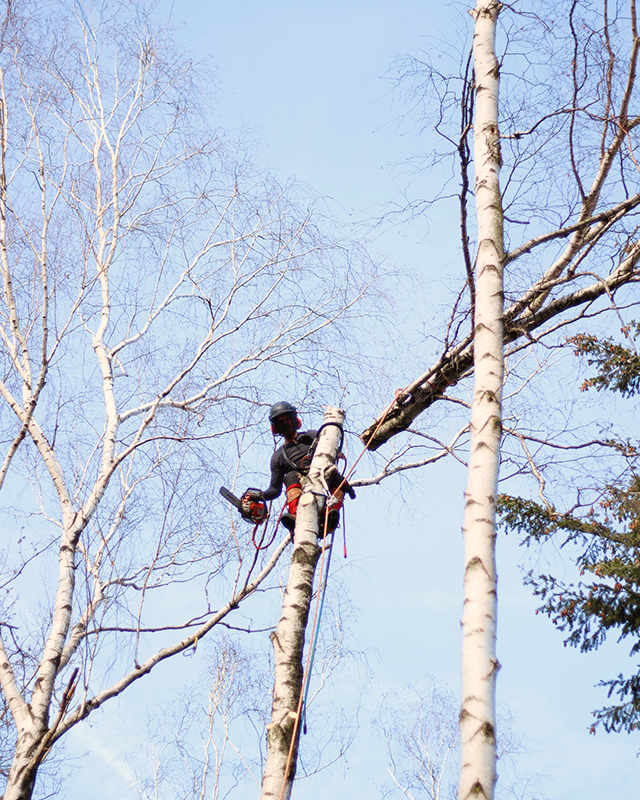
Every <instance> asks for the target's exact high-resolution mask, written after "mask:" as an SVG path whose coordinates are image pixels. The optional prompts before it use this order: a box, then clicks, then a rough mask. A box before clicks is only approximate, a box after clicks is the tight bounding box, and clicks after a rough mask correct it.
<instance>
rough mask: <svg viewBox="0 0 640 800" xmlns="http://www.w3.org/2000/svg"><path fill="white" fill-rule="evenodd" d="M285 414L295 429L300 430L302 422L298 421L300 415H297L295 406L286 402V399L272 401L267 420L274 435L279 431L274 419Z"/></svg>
mask: <svg viewBox="0 0 640 800" xmlns="http://www.w3.org/2000/svg"><path fill="white" fill-rule="evenodd" d="M284 416H287V417H289V419H290V420H291V424H292V425H293V427H294V428H295V430H300V428H301V427H302V422H301V421H300V417H299V416H298V412H297V410H296V407H295V406H292V405H291V403H288V402H287V401H286V400H280V401H279V402H278V403H274V404H273V405H272V406H271V409H270V411H269V422H270V423H271V433H272V434H273V435H274V436H277V435H278V433H279V431H278V427H277V424H276V420H277V419H278V417H284Z"/></svg>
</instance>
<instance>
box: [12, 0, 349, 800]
mask: <svg viewBox="0 0 640 800" xmlns="http://www.w3.org/2000/svg"><path fill="white" fill-rule="evenodd" d="M136 7H137V6H136V4H134V6H132V7H130V6H128V5H124V4H118V3H114V4H111V5H110V4H102V5H101V6H100V10H99V11H98V10H97V9H91V7H90V6H85V5H76V6H70V5H69V4H66V3H60V4H57V3H53V4H49V5H48V6H47V7H46V8H44V9H43V8H42V7H41V6H37V5H35V4H34V5H32V6H29V5H28V4H20V12H18V10H17V9H14V4H9V5H8V11H7V14H6V16H5V17H4V19H3V20H2V24H1V28H0V33H1V48H0V269H1V272H2V296H1V298H0V338H1V342H2V345H1V349H0V359H1V361H0V363H1V371H0V398H1V404H0V420H1V426H2V442H1V444H2V452H1V454H0V487H1V488H2V492H3V499H4V503H3V514H4V521H5V530H10V531H11V533H10V536H9V537H7V538H8V541H7V542H6V543H5V545H3V559H2V564H1V565H0V566H1V568H2V575H1V578H0V585H1V586H2V589H3V592H2V600H1V601H0V603H2V608H1V609H0V612H1V616H0V619H1V620H2V623H1V625H0V685H1V688H2V698H3V701H4V703H5V704H6V706H8V708H9V709H10V717H11V719H12V720H13V722H12V723H11V725H10V726H9V729H8V735H7V737H6V741H14V740H15V741H16V747H15V752H14V753H13V762H12V765H11V768H10V773H9V776H8V779H7V784H6V787H5V790H4V795H3V796H4V798H5V800H13V799H14V798H28V797H30V796H31V794H32V792H33V788H34V782H35V779H36V775H37V772H38V769H39V767H40V765H41V764H42V762H43V760H44V759H45V757H46V756H47V754H48V753H49V752H50V750H51V748H52V747H53V746H54V744H55V742H56V741H57V740H58V739H59V738H60V737H61V736H62V735H63V734H64V733H65V732H66V731H68V730H69V729H70V728H71V727H72V726H74V725H75V724H77V723H78V722H79V721H81V720H83V719H84V718H86V717H87V716H88V715H89V714H91V712H92V711H94V710H95V709H96V708H98V707H100V706H101V705H102V704H103V703H105V702H106V701H107V700H109V699H110V698H112V697H115V696H117V695H119V694H120V693H121V692H123V691H124V690H125V689H126V688H127V687H128V686H130V685H131V684H132V683H134V682H135V681H136V680H138V679H139V678H140V677H141V676H143V675H145V674H147V673H148V672H149V671H151V670H152V669H153V668H154V667H155V666H156V665H157V664H159V663H160V662H161V661H163V660H165V659H167V658H169V657H171V656H173V655H175V654H177V653H181V652H183V651H184V650H185V649H186V648H188V647H195V644H196V643H197V641H198V639H199V638H201V637H202V636H203V635H205V634H206V633H208V632H209V631H210V630H211V629H212V628H213V627H214V626H215V625H216V624H217V623H218V622H220V621H221V620H222V619H224V618H225V617H226V616H227V615H229V614H233V612H234V610H235V609H236V608H237V607H238V605H239V604H240V603H242V602H243V601H244V600H245V598H247V597H250V596H251V595H252V594H253V593H254V592H255V590H256V589H257V588H258V587H259V586H260V585H261V584H262V582H263V581H265V580H266V579H267V578H268V576H269V574H270V572H271V570H272V569H273V567H274V566H275V564H276V563H277V561H278V558H279V556H280V555H281V553H282V552H283V550H284V548H285V546H286V543H287V540H285V541H284V542H282V543H281V545H279V546H277V547H276V548H275V549H274V550H272V551H270V554H269V556H260V557H258V556H256V555H255V551H254V550H253V548H252V546H251V543H250V541H249V540H248V538H247V533H246V528H243V529H242V530H238V531H236V529H235V527H233V526H230V525H229V517H228V513H227V516H226V517H223V516H222V510H221V508H220V506H221V504H220V503H219V502H215V501H214V497H215V496H217V487H218V485H219V483H221V482H222V481H220V480H219V476H221V475H224V476H225V478H227V477H228V476H230V475H232V474H233V469H234V463H236V461H237V459H238V456H239V455H240V454H241V453H242V451H243V448H244V447H245V446H246V444H245V443H244V439H243V437H245V436H247V433H249V435H250V432H251V430H252V429H251V423H252V420H253V414H254V412H255V414H256V415H257V418H258V419H259V420H260V423H261V424H263V420H262V417H263V409H262V408H261V407H260V402H261V394H260V392H259V391H258V390H257V389H256V388H254V387H255V386H256V385H260V386H262V387H264V389H266V390H269V388H270V386H272V384H273V381H274V376H273V373H272V371H271V366H270V365H272V364H277V365H278V367H279V369H280V370H282V369H286V367H287V366H292V365H295V366H296V367H298V368H300V367H305V366H308V368H309V372H311V371H312V370H315V369H318V359H319V358H320V357H321V356H323V355H324V354H325V353H327V352H328V351H330V349H331V341H330V336H332V335H333V331H334V329H336V328H335V326H336V323H337V321H339V320H340V319H341V318H342V317H344V316H345V315H347V314H348V313H349V309H350V308H351V307H352V305H353V304H354V303H355V302H356V301H357V300H358V299H359V297H360V296H361V294H362V291H363V286H364V283H365V282H364V281H363V285H362V286H361V285H359V284H357V283H355V282H354V278H353V274H354V273H353V271H352V268H353V263H354V262H353V260H350V262H349V269H348V270H347V269H346V254H345V250H344V248H343V247H338V246H337V243H332V242H331V241H329V239H328V237H326V236H325V235H324V234H323V233H322V232H321V230H320V228H319V225H318V224H317V222H316V220H315V218H314V214H313V212H312V210H310V209H309V208H308V207H306V206H305V204H303V203H298V202H297V201H296V200H295V191H294V190H293V189H292V188H291V187H287V188H283V187H281V186H279V185H278V184H277V183H276V182H275V181H273V180H271V179H269V178H268V177H267V178H265V177H264V176H261V175H259V174H257V173H256V172H255V171H254V170H253V168H252V167H251V163H250V159H249V156H248V153H247V152H246V150H245V149H244V147H243V146H242V143H241V142H240V143H239V142H235V143H233V142H230V141H225V140H224V138H223V137H222V135H221V134H220V133H219V132H216V131H212V130H211V128H210V127H209V126H208V123H207V120H206V115H205V114H204V113H203V111H202V108H201V107H200V106H199V102H200V99H201V98H204V103H205V104H206V97H207V94H206V88H205V86H204V85H203V83H202V81H201V80H200V78H199V75H198V71H197V70H196V69H195V68H194V65H193V64H191V63H190V62H189V61H188V60H187V59H185V58H184V57H183V56H181V55H180V54H179V53H178V52H177V51H176V50H175V48H174V47H173V45H172V43H171V41H170V40H169V39H168V38H167V37H166V36H165V35H163V34H161V33H159V32H157V31H154V30H152V29H151V28H150V27H149V25H148V23H147V22H146V19H147V18H146V16H145V15H144V14H143V13H142V11H141V12H140V15H139V16H138V15H137V12H136ZM70 9H72V10H70ZM92 14H93V16H92ZM141 20H142V21H141ZM62 42H64V44H62ZM353 255H354V254H353V253H351V254H350V258H351V259H353ZM302 284H304V288H302ZM338 327H339V326H338ZM262 402H265V400H262ZM266 402H271V395H269V397H268V398H266ZM186 583H188V584H189V586H190V587H191V589H192V592H190V593H189V594H188V598H189V599H188V600H187V599H186V596H185V595H184V589H183V588H182V587H184V584H186ZM178 589H180V591H181V592H182V594H180V595H178V594H177V592H178ZM178 597H179V602H177V599H178ZM154 598H155V599H154ZM160 599H161V600H162V602H158V601H159V600H160ZM6 718H7V717H5V719H6Z"/></svg>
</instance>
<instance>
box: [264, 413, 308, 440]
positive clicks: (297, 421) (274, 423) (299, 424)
mask: <svg viewBox="0 0 640 800" xmlns="http://www.w3.org/2000/svg"><path fill="white" fill-rule="evenodd" d="M280 416H282V417H284V414H281V415H280ZM277 419H278V418H277V417H276V419H274V420H271V433H272V434H273V435H274V436H278V434H279V433H280V431H279V430H278V426H277ZM289 419H290V420H291V422H293V426H294V428H295V429H296V430H297V431H299V430H300V428H301V427H302V420H301V419H300V417H299V416H298V415H297V414H289Z"/></svg>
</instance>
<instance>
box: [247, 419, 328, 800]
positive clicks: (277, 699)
mask: <svg viewBox="0 0 640 800" xmlns="http://www.w3.org/2000/svg"><path fill="white" fill-rule="evenodd" d="M343 420H344V412H343V411H341V410H340V409H338V408H331V407H329V408H328V409H327V410H326V412H325V416H324V424H325V425H326V424H327V423H337V424H339V425H342V422H343ZM339 446H340V429H339V428H337V427H336V426H335V425H331V426H330V427H327V428H324V429H323V430H322V431H321V433H320V438H319V440H318V445H317V448H316V452H315V455H314V457H313V461H312V462H311V468H310V470H309V478H308V483H307V484H306V485H305V489H304V493H303V494H302V496H301V497H300V502H299V505H298V512H297V515H296V529H295V534H294V543H293V552H292V554H291V567H290V570H289V579H288V581H287V588H286V591H285V594H284V600H283V603H282V615H281V617H280V621H279V622H278V625H277V627H276V629H275V631H274V632H273V633H272V634H271V639H272V641H273V650H274V673H275V676H274V686H273V705H272V713H271V723H270V724H269V725H268V726H267V760H266V763H265V768H264V775H263V779H262V791H261V793H260V798H261V800H266V798H271V799H272V800H288V798H289V796H290V795H291V788H292V786H293V780H294V777H295V773H296V763H297V758H298V739H299V733H300V726H299V722H300V720H299V714H300V710H301V709H300V699H301V696H302V681H303V668H302V654H303V651H304V642H305V632H306V628H307V622H308V617H309V604H310V602H311V595H312V592H313V578H314V575H315V570H316V564H317V562H318V557H319V556H320V548H319V547H318V530H319V527H320V525H322V519H321V514H322V511H323V509H324V506H325V497H326V495H327V492H328V489H327V482H326V480H325V479H324V476H325V475H326V473H327V470H329V469H330V468H331V467H332V466H333V464H334V463H335V459H336V455H337V453H338V448H339ZM292 743H293V744H292Z"/></svg>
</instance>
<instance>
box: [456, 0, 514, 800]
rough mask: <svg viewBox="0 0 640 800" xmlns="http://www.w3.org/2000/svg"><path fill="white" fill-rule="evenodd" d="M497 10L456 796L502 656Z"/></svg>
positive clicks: (469, 793) (491, 744)
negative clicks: (497, 555)
mask: <svg viewBox="0 0 640 800" xmlns="http://www.w3.org/2000/svg"><path fill="white" fill-rule="evenodd" d="M499 10H500V4H499V3H497V2H495V0H477V4H476V9H475V12H474V18H475V30H474V37H473V63H474V69H475V79H476V103H475V109H476V114H475V120H474V160H475V169H476V214H477V224H478V257H477V262H476V316H475V323H476V324H475V330H474V393H473V406H472V411H471V453H470V458H469V474H468V478H467V488H466V492H465V514H464V523H463V534H464V543H465V577H464V610H463V615H462V709H461V712H460V739H461V752H460V783H459V787H458V798H459V800H467V798H476V799H477V798H487V800H493V796H494V789H495V782H496V777H497V775H496V731H495V725H496V723H495V683H496V676H497V673H498V670H499V668H500V664H499V662H498V660H497V658H496V650H495V644H496V612H497V576H496V568H495V539H496V530H495V503H496V492H497V485H498V468H499V460H500V436H501V429H502V421H501V395H502V376H503V340H502V306H503V286H502V266H503V256H504V251H503V216H502V203H501V196H500V180H499V178H500V166H501V158H500V138H499V132H498V85H499V77H498V61H497V59H496V56H495V30H496V20H497V17H498V12H499Z"/></svg>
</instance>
